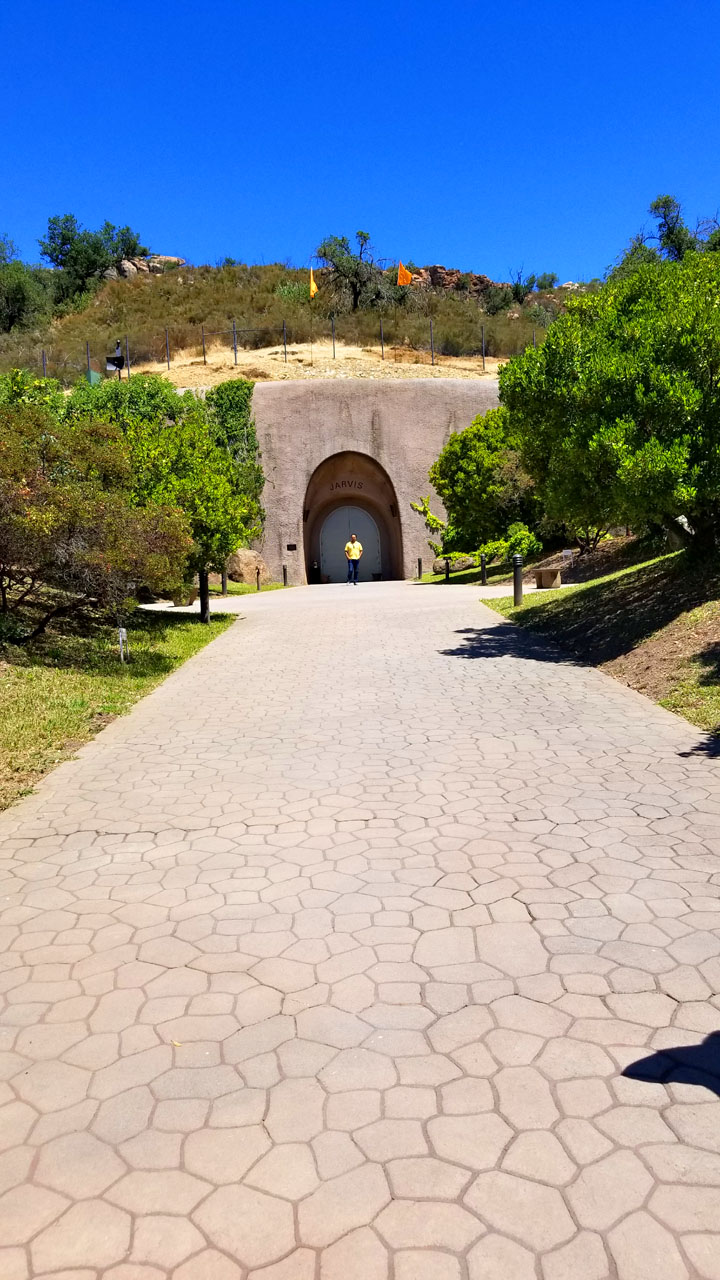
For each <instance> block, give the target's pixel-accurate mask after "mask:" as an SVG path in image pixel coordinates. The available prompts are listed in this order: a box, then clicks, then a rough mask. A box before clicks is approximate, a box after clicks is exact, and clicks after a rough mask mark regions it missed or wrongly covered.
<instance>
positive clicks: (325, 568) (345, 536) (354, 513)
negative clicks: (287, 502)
mask: <svg viewBox="0 0 720 1280" xmlns="http://www.w3.org/2000/svg"><path fill="white" fill-rule="evenodd" d="M351 533H354V534H355V536H356V538H357V540H358V542H361V543H362V549H363V554H362V559H361V561H360V575H359V576H360V581H361V582H370V581H371V579H372V578H373V577H378V576H380V575H381V574H382V555H381V551H380V531H379V529H378V527H377V525H376V523H375V521H374V520H373V518H372V516H371V515H370V513H369V511H365V510H364V508H363V507H336V508H335V510H334V511H331V512H330V515H329V516H327V517H326V519H325V521H324V523H323V527H322V529H321V531H320V572H321V573H322V575H323V578H327V579H328V580H329V581H330V582H344V581H345V579H346V578H347V560H346V558H345V543H346V542H349V541H350V534H351Z"/></svg>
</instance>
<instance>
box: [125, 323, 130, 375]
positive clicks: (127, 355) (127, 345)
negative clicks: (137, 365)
mask: <svg viewBox="0 0 720 1280" xmlns="http://www.w3.org/2000/svg"><path fill="white" fill-rule="evenodd" d="M125 368H126V369H127V377H128V382H129V381H130V343H129V342H128V336H127V334H125Z"/></svg>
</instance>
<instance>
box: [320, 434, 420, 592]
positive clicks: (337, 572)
mask: <svg viewBox="0 0 720 1280" xmlns="http://www.w3.org/2000/svg"><path fill="white" fill-rule="evenodd" d="M303 527H304V531H305V537H304V543H305V567H306V572H307V580H308V582H342V581H343V580H344V579H345V576H346V571H347V570H346V560H345V552H344V548H345V543H346V542H347V541H348V539H349V537H350V534H351V533H354V534H356V535H357V537H358V539H359V541H360V542H361V543H362V545H363V556H362V560H361V561H360V580H361V581H365V582H369V581H373V580H374V581H379V580H380V579H382V578H401V577H402V563H403V560H402V530H401V527H400V513H399V511H398V504H397V498H396V496H395V489H394V487H393V483H392V481H391V479H390V477H389V476H388V474H387V472H386V471H385V470H384V468H383V467H381V466H380V463H379V462H376V461H375V459H374V458H371V457H369V456H368V455H367V454H364V453H355V452H352V451H350V450H348V451H345V452H343V453H335V454H333V455H332V457H330V458H326V459H325V461H324V462H321V463H320V466H319V467H317V468H316V469H315V471H314V472H313V474H312V476H311V477H310V483H309V484H308V487H307V493H306V495H305V507H304V511H303Z"/></svg>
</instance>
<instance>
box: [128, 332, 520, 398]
mask: <svg viewBox="0 0 720 1280" xmlns="http://www.w3.org/2000/svg"><path fill="white" fill-rule="evenodd" d="M335 351H336V355H335V358H334V359H333V352H332V343H329V342H325V341H323V342H316V343H313V344H312V346H311V345H310V343H309V342H308V343H294V344H293V345H292V346H291V345H290V344H288V349H287V362H286V361H285V354H284V351H283V347H282V344H280V346H274V347H259V348H256V349H254V350H250V351H248V350H245V349H244V348H238V353H237V361H238V362H237V365H236V364H235V362H234V359H233V352H232V350H227V349H218V348H214V349H208V351H207V364H203V358H202V355H200V356H198V355H197V352H195V351H192V352H190V351H177V352H175V353H174V354H173V356H172V357H171V361H170V368H169V369H168V368H167V366H166V365H165V363H164V362H163V363H162V364H158V363H157V362H145V363H137V364H133V372H134V373H163V374H164V375H165V376H166V377H168V378H169V379H170V381H171V382H173V383H174V384H175V386H177V387H212V386H216V385H217V384H218V383H219V382H227V381H228V379H230V378H232V377H237V378H252V379H253V380H254V381H256V382H268V381H272V382H282V381H285V380H290V379H297V378H378V379H379V378H382V379H386V378H478V377H480V378H482V377H483V376H484V377H491V376H492V377H494V376H495V375H496V374H497V370H498V365H499V363H500V362H499V361H498V360H495V359H490V357H487V358H486V360H485V373H484V374H483V367H482V365H483V362H482V356H458V357H453V356H436V363H435V364H434V365H432V364H431V363H430V353H429V352H424V351H411V350H408V349H407V348H405V347H398V348H393V347H389V346H388V347H386V348H385V359H384V360H383V359H382V354H381V351H380V348H379V347H377V348H375V347H352V346H344V345H341V344H340V343H339V342H338V343H337V345H336V348H335Z"/></svg>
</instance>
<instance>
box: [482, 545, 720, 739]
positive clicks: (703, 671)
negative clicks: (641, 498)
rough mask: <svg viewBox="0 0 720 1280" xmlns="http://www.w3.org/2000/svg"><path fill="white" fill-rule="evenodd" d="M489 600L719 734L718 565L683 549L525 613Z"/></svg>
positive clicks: (540, 597) (548, 597) (527, 604)
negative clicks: (699, 560) (697, 559)
mask: <svg viewBox="0 0 720 1280" xmlns="http://www.w3.org/2000/svg"><path fill="white" fill-rule="evenodd" d="M484 603H485V604H487V605H488V607H489V608H491V609H494V610H495V611H496V612H497V613H500V614H502V615H503V617H505V618H510V619H511V620H512V621H513V622H517V623H519V624H520V626H523V627H528V628H530V629H531V630H532V631H534V632H537V633H539V634H541V635H545V636H547V637H548V638H549V639H552V640H554V641H555V642H556V643H558V644H559V645H561V646H562V647H563V648H564V649H566V650H568V651H569V652H570V653H572V654H574V655H575V656H576V657H578V658H579V659H580V660H581V661H583V662H587V663H588V664H589V665H591V666H598V667H602V668H603V669H604V670H605V671H607V672H608V673H609V674H610V675H613V676H615V677H616V679H619V680H622V681H623V683H625V684H628V685H630V686H631V687H632V688H634V689H638V690H639V691H640V692H641V693H645V694H647V696H648V697H650V698H653V699H654V700H655V701H656V702H660V703H661V704H662V705H663V706H666V707H669V708H670V710H672V711H676V712H678V714H679V715H682V716H685V718H686V719H687V720H689V721H690V722H691V723H692V724H696V725H698V726H699V727H700V728H702V729H706V730H708V731H710V732H711V733H720V566H719V565H718V564H716V563H715V564H712V563H711V564H709V565H708V564H707V563H705V564H700V563H697V562H693V561H691V560H689V559H688V557H687V556H686V555H685V554H683V553H682V552H676V553H674V554H672V555H665V556H659V557H655V558H654V559H652V560H646V561H645V562H644V563H641V564H639V565H633V566H630V567H628V568H624V569H621V570H619V571H618V572H615V573H610V574H606V575H605V576H603V577H600V578H596V579H595V580H592V581H589V582H583V583H580V584H578V585H577V586H573V587H568V588H566V589H564V590H563V591H561V592H559V591H539V592H537V593H535V592H533V594H532V595H528V596H526V597H525V600H524V601H523V604H522V605H521V606H520V608H518V609H515V608H514V607H513V602H512V598H511V597H503V598H502V599H500V600H486V601H485V602H484Z"/></svg>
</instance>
